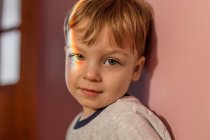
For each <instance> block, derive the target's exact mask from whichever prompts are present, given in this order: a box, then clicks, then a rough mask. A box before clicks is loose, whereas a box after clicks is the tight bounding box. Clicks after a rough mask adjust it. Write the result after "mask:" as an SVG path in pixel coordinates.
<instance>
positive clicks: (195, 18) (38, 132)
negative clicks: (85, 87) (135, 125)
mask: <svg viewBox="0 0 210 140" xmlns="http://www.w3.org/2000/svg"><path fill="white" fill-rule="evenodd" d="M148 1H149V2H150V3H151V5H152V6H153V8H154V12H155V30H154V33H153V39H152V43H151V48H150V49H149V55H148V56H147V62H146V65H145V69H144V72H143V75H142V78H141V80H140V81H139V82H137V83H135V84H132V86H131V88H130V89H129V91H128V92H129V93H130V94H134V95H135V96H137V97H138V98H139V99H140V100H141V101H142V102H143V103H144V104H145V105H146V106H148V107H150V108H151V110H153V111H154V112H155V113H156V114H157V115H158V116H160V118H161V119H162V120H163V121H164V123H165V124H166V125H167V127H168V129H169V131H170V133H171V135H172V137H173V139H176V140H198V139H199V140H209V139H210V134H209V130H210V108H209V107H210V86H209V84H210V62H209V60H210V27H209V25H210V10H209V7H210V1H209V0H202V1H197V0H184V1H183V0H176V1H172V0H161V1H158V0H148ZM75 2H76V0H53V1H52V0H0V140H63V139H64V138H65V132H66V129H67V127H68V125H69V123H70V122H71V121H72V119H73V118H74V116H75V115H76V114H77V113H79V112H80V111H81V107H80V106H79V104H78V103H77V102H76V101H75V100H74V99H73V98H72V97H71V96H70V95H69V93H68V91H67V88H66V86H65V79H64V64H65V62H64V58H65V56H64V45H65V43H64V36H63V21H64V18H65V16H66V13H67V11H68V10H69V9H70V8H71V7H72V6H73V4H74V3H75Z"/></svg>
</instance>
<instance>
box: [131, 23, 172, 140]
mask: <svg viewBox="0 0 210 140" xmlns="http://www.w3.org/2000/svg"><path fill="white" fill-rule="evenodd" d="M151 24H152V28H151V29H150V32H149V35H148V37H147V41H146V48H145V53H144V56H145V57H146V63H145V66H144V69H143V72H142V75H141V78H140V80H139V81H137V82H132V83H131V85H130V87H129V89H128V94H130V95H133V96H135V97H137V98H138V99H139V100H140V101H141V102H142V103H143V104H144V105H145V106H147V107H149V95H150V82H151V79H152V77H153V74H154V71H155V68H156V66H157V65H158V56H157V44H158V39H157V34H156V29H155V24H154V21H153V22H152V23H151ZM153 112H154V111H153ZM154 113H155V114H156V115H157V116H158V117H159V118H160V119H161V121H162V122H163V123H164V124H165V126H166V128H167V130H168V132H169V133H170V136H171V138H172V140H175V137H174V135H173V132H172V129H171V127H170V125H169V123H168V122H167V120H166V119H165V118H164V117H163V116H161V115H158V114H157V113H156V112H154Z"/></svg>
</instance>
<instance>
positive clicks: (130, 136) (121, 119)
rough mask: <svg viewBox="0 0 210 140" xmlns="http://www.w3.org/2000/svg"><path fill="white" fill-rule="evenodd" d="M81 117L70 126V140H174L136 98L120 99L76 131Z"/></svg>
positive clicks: (158, 120)
mask: <svg viewBox="0 0 210 140" xmlns="http://www.w3.org/2000/svg"><path fill="white" fill-rule="evenodd" d="M80 116H81V113H80V114H79V115H77V116H76V117H75V119H74V120H73V122H72V124H71V125H70V126H69V128H68V130H67V133H66V140H171V138H170V135H169V133H168V131H167V129H166V127H165V126H164V124H163V123H162V122H161V121H160V119H159V118H158V117H157V116H156V115H155V114H154V113H152V112H151V111H150V110H149V109H148V108H146V107H145V106H144V105H143V104H142V103H141V102H140V101H139V100H138V99H137V98H135V97H133V96H124V97H122V98H120V99H118V100H117V101H116V102H114V103H112V104H111V105H109V106H108V107H106V108H105V109H104V110H102V111H101V112H100V113H98V115H97V116H95V118H94V119H92V120H91V121H90V122H88V123H87V124H85V125H84V126H82V127H79V128H76V129H75V128H74V127H75V124H76V123H77V122H78V119H79V117H80Z"/></svg>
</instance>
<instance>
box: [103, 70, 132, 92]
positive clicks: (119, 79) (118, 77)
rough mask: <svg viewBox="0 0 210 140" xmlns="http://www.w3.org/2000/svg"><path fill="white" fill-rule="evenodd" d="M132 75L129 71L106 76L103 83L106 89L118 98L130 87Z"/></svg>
mask: <svg viewBox="0 0 210 140" xmlns="http://www.w3.org/2000/svg"><path fill="white" fill-rule="evenodd" d="M131 77H132V73H131V70H130V69H125V70H121V71H118V72H113V73H109V76H108V74H106V76H105V77H104V78H105V79H104V81H106V82H105V83H106V87H107V89H109V90H111V91H112V92H113V94H116V95H118V96H121V95H124V94H125V93H126V91H127V89H128V87H129V85H130V82H131Z"/></svg>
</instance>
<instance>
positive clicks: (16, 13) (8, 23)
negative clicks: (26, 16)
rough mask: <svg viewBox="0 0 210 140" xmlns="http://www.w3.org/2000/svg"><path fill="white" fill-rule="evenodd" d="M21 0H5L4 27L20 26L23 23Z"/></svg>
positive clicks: (2, 25)
mask: <svg viewBox="0 0 210 140" xmlns="http://www.w3.org/2000/svg"><path fill="white" fill-rule="evenodd" d="M20 6H21V1H20V0H4V1H3V6H2V7H3V8H2V24H1V28H2V29H8V28H11V27H16V26H19V25H20V23H21V15H20V13H21V7H20Z"/></svg>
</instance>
